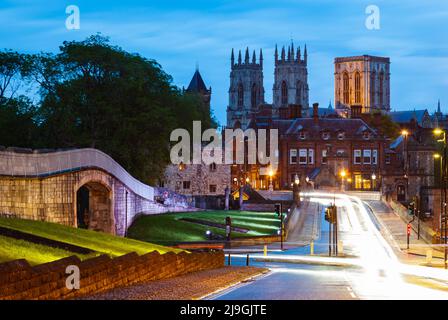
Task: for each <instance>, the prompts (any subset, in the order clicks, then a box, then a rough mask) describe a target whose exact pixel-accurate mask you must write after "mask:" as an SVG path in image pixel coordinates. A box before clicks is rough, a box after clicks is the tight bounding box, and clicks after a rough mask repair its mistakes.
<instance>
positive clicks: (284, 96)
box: [282, 81, 288, 105]
mask: <svg viewBox="0 0 448 320" xmlns="http://www.w3.org/2000/svg"><path fill="white" fill-rule="evenodd" d="M282 104H283V105H286V104H288V85H287V84H286V81H283V82H282Z"/></svg>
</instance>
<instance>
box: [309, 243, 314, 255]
mask: <svg viewBox="0 0 448 320" xmlns="http://www.w3.org/2000/svg"><path fill="white" fill-rule="evenodd" d="M312 255H314V241H313V240H311V243H310V256H312Z"/></svg>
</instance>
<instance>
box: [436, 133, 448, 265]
mask: <svg viewBox="0 0 448 320" xmlns="http://www.w3.org/2000/svg"><path fill="white" fill-rule="evenodd" d="M434 135H435V136H437V137H439V139H437V142H441V143H443V153H442V154H441V155H439V156H440V164H441V165H440V167H441V168H440V171H441V185H440V205H441V206H440V219H441V224H440V228H442V222H443V244H444V250H443V251H444V265H445V269H447V267H448V265H447V258H448V251H447V240H448V239H447V237H448V230H447V229H448V221H447V206H446V204H447V203H446V202H447V190H446V187H447V181H446V180H447V163H446V158H447V143H446V131H445V130H443V129H439V128H437V129H434ZM434 157H435V158H436V155H434ZM442 216H443V218H442ZM441 235H442V232H441Z"/></svg>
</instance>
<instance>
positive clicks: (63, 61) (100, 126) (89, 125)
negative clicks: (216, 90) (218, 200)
mask: <svg viewBox="0 0 448 320" xmlns="http://www.w3.org/2000/svg"><path fill="white" fill-rule="evenodd" d="M30 60H31V61H32V62H31V63H30V64H29V65H31V66H32V67H31V68H30V70H29V74H30V75H32V76H33V77H34V79H35V81H37V82H38V83H39V84H40V85H41V87H42V90H41V95H42V103H41V107H40V108H39V115H38V116H39V117H38V119H39V122H40V129H41V131H40V137H41V139H40V141H39V145H45V146H46V147H78V148H80V147H92V148H98V149H100V150H102V151H104V152H106V153H108V154H109V155H110V156H112V157H113V158H114V159H115V160H117V161H118V162H119V163H120V164H121V165H123V166H124V167H125V168H126V169H127V170H128V171H129V172H130V173H131V174H133V175H134V176H136V177H137V178H139V179H141V180H143V181H145V182H147V183H153V182H155V181H156V180H157V178H159V177H160V176H161V175H162V173H163V171H164V169H165V167H166V165H167V164H168V162H169V147H170V145H169V135H170V133H171V131H172V130H174V129H175V128H178V127H183V128H190V127H191V125H192V121H193V120H201V121H203V123H205V125H204V124H203V126H204V129H206V126H208V125H212V124H213V121H212V120H211V119H210V115H208V114H205V113H204V112H203V110H204V108H203V106H202V105H201V102H200V100H199V99H198V97H196V96H191V95H188V94H184V93H183V92H181V91H180V90H179V89H178V88H176V87H175V86H173V85H172V79H171V77H170V76H169V75H167V74H166V73H165V72H164V71H163V70H162V68H161V66H160V65H159V64H158V63H157V62H155V61H154V60H148V59H146V58H143V57H141V56H140V55H138V54H131V53H128V52H126V51H124V50H122V49H121V48H119V47H115V46H111V45H110V44H109V41H108V39H107V38H105V37H102V36H100V35H96V36H92V37H90V38H88V39H86V40H84V41H80V42H77V41H71V42H64V43H63V45H62V46H61V47H60V53H59V54H58V55H56V56H51V55H39V56H34V57H32V58H31V59H30Z"/></svg>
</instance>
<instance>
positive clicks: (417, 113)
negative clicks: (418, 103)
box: [389, 109, 428, 124]
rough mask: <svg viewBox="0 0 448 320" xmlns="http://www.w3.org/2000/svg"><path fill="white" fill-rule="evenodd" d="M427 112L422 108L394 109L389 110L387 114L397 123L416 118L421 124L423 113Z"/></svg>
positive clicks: (407, 121)
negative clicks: (392, 110)
mask: <svg viewBox="0 0 448 320" xmlns="http://www.w3.org/2000/svg"><path fill="white" fill-rule="evenodd" d="M427 113H428V111H427V110H426V109H424V110H411V111H394V112H390V113H389V115H390V117H391V118H392V120H393V121H394V122H397V123H409V122H411V120H412V119H415V120H417V123H418V124H422V122H423V119H424V117H425V115H426V114H427Z"/></svg>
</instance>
